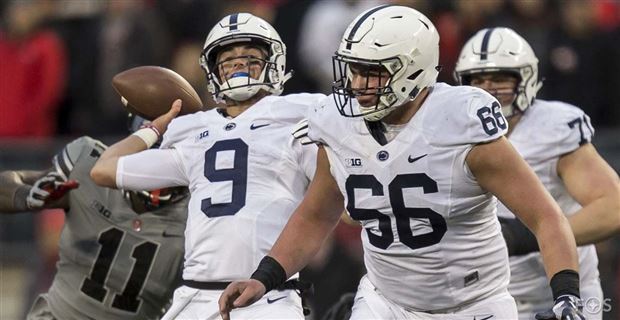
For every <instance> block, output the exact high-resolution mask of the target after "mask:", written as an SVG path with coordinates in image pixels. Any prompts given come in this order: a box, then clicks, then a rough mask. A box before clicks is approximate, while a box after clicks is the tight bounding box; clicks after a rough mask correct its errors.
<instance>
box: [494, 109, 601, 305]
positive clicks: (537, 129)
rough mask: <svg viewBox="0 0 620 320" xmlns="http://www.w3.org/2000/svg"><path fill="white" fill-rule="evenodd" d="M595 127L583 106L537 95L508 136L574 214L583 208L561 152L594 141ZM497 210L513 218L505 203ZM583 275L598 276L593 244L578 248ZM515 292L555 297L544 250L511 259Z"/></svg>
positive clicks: (582, 277)
mask: <svg viewBox="0 0 620 320" xmlns="http://www.w3.org/2000/svg"><path fill="white" fill-rule="evenodd" d="M593 135H594V129H593V128H592V125H591V124H590V118H589V117H588V116H587V115H586V114H585V113H584V112H583V111H582V110H581V109H579V108H577V107H575V106H572V105H569V104H566V103H563V102H556V101H553V102H552V101H544V100H539V99H537V100H535V102H534V104H533V105H532V106H531V107H529V108H528V109H527V111H526V112H525V113H524V114H523V116H522V118H521V120H519V122H518V123H517V125H516V126H515V128H514V129H513V131H512V133H511V134H510V136H509V137H508V139H509V140H510V142H511V143H512V144H513V145H514V147H515V148H516V150H517V151H518V152H519V153H520V154H521V156H523V158H524V159H525V161H527V163H528V164H529V165H530V166H531V167H532V169H534V171H535V172H536V175H538V178H539V179H540V181H541V182H542V183H543V185H544V186H545V188H546V189H547V190H548V191H549V193H550V194H551V196H553V198H554V199H555V201H556V202H557V203H558V204H559V205H560V208H561V209H562V212H564V213H565V214H567V215H571V214H573V213H575V212H576V211H578V210H579V209H581V206H580V205H579V203H577V201H575V200H574V199H573V198H572V197H571V196H570V194H569V193H568V191H567V190H566V188H565V187H564V183H563V182H562V180H561V178H560V177H559V176H558V174H557V163H558V160H559V159H560V157H561V156H562V155H565V154H567V153H570V152H572V151H575V150H577V149H578V148H579V147H580V146H581V145H583V144H586V143H590V142H591V141H592V136H593ZM498 215H499V216H503V217H507V218H514V215H513V214H512V213H511V212H510V211H509V210H508V209H507V208H506V207H505V206H504V205H503V204H501V203H500V204H499V206H498ZM577 251H578V253H579V275H580V280H581V283H582V286H584V285H585V284H587V283H589V282H591V281H598V280H597V279H598V277H599V273H598V258H597V255H596V249H595V248H594V245H587V246H582V247H578V248H577ZM510 269H511V273H512V275H511V280H510V286H509V290H510V292H511V294H512V295H513V296H514V297H515V298H517V299H522V300H533V301H552V295H551V289H550V288H549V281H548V279H547V277H546V274H545V270H544V267H543V264H542V258H541V256H540V254H539V253H531V254H529V255H525V256H519V257H511V258H510Z"/></svg>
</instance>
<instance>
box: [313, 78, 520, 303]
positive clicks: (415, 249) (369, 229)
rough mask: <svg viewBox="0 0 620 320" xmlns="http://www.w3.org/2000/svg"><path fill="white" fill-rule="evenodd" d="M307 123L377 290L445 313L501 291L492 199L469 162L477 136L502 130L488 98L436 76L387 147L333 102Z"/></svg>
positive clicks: (503, 275) (503, 254)
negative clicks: (355, 225) (357, 232)
mask: <svg viewBox="0 0 620 320" xmlns="http://www.w3.org/2000/svg"><path fill="white" fill-rule="evenodd" d="M308 121H309V132H308V136H309V138H310V139H312V140H313V141H317V142H319V143H322V144H324V145H325V150H326V152H327V155H328V158H329V162H330V167H331V174H332V176H333V177H334V178H335V180H336V182H337V183H338V187H339V188H340V190H341V192H342V194H343V195H344V196H345V202H346V208H347V211H348V212H349V214H350V216H351V218H353V219H355V220H358V221H360V222H361V223H362V226H363V230H362V241H363V246H364V261H365V265H366V268H367V270H368V278H369V279H370V281H371V282H372V284H373V285H374V286H375V287H376V288H377V289H378V290H379V291H380V292H381V294H382V295H383V296H385V297H386V298H387V299H388V300H391V301H393V302H395V303H397V304H399V305H401V306H403V307H404V308H408V309H413V310H416V311H437V312H441V311H442V310H444V311H446V310H450V309H451V308H454V307H457V306H461V305H465V304H468V303H471V302H474V301H477V300H479V299H484V298H485V297H488V296H491V295H493V294H496V293H499V292H503V291H506V288H507V285H508V280H509V270H508V255H507V251H506V247H505V243H504V240H503V238H502V235H501V231H500V226H499V223H498V221H497V217H496V215H495V212H496V204H497V200H496V198H495V197H494V196H493V195H492V194H490V193H488V192H486V191H485V190H483V189H482V188H481V187H480V186H479V185H478V183H477V182H476V180H475V178H474V177H473V175H472V173H471V172H470V171H469V169H468V168H467V165H466V162H465V158H466V156H467V154H468V152H469V151H470V150H471V149H472V147H473V146H474V145H475V144H478V143H484V142H488V141H492V140H495V139H498V138H500V137H502V135H503V134H505V132H506V129H507V122H506V120H505V118H504V117H503V115H502V114H501V111H500V106H499V104H498V102H497V101H496V100H495V99H494V98H493V97H492V96H490V95H488V94H487V93H485V92H483V91H482V90H479V89H476V88H472V87H451V86H449V85H446V84H441V83H440V84H436V85H435V86H434V87H433V88H432V89H431V91H430V93H429V95H428V96H427V98H426V101H425V102H424V103H423V105H422V106H421V108H420V109H419V110H418V111H417V113H416V114H415V115H414V116H413V118H411V120H410V121H409V122H408V123H407V124H406V125H404V128H402V131H401V132H400V133H398V135H397V136H396V137H395V138H394V140H392V141H390V142H389V143H387V144H385V145H383V146H382V145H380V144H379V143H377V141H376V140H375V139H374V138H373V137H372V136H371V135H370V133H369V130H368V128H367V126H366V123H365V121H364V120H363V119H362V118H346V117H343V116H341V115H340V114H339V113H338V111H337V108H336V106H335V105H334V104H333V103H329V104H327V105H323V106H320V107H319V108H317V109H316V110H315V111H314V112H311V115H310V116H309V119H308ZM446 312H449V311H446Z"/></svg>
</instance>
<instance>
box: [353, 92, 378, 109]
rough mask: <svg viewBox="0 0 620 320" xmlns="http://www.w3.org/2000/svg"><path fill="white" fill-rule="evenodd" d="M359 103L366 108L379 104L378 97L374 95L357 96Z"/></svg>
mask: <svg viewBox="0 0 620 320" xmlns="http://www.w3.org/2000/svg"><path fill="white" fill-rule="evenodd" d="M356 99H357V103H359V105H360V106H362V107H364V108H371V107H374V106H376V105H377V102H378V100H379V99H378V98H377V97H375V96H374V95H373V96H357V97H356Z"/></svg>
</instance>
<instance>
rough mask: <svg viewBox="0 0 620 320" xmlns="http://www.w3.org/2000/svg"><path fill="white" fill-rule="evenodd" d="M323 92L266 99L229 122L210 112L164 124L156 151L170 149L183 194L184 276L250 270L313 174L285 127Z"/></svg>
mask: <svg viewBox="0 0 620 320" xmlns="http://www.w3.org/2000/svg"><path fill="white" fill-rule="evenodd" d="M324 97H325V96H324V95H320V94H298V95H288V96H282V97H278V96H273V97H272V96H269V97H265V98H263V99H261V100H260V101H259V102H257V103H256V104H255V105H253V106H252V107H251V108H249V109H248V110H246V111H244V112H243V113H242V114H241V115H239V116H237V117H236V118H234V119H232V118H227V117H226V116H224V115H222V114H221V113H220V112H218V111H217V110H215V109H214V110H210V111H206V112H200V113H197V114H193V115H187V116H182V117H179V118H177V119H175V120H174V121H173V122H172V123H171V124H170V126H169V128H168V130H167V131H166V133H165V135H164V140H163V142H162V146H161V149H167V148H171V149H172V150H174V151H175V153H174V154H175V156H176V158H177V163H178V164H179V166H180V170H179V171H180V172H181V176H183V177H184V179H186V182H187V185H188V186H189V189H190V193H191V198H190V201H189V210H188V218H187V227H186V230H185V239H186V242H185V265H184V270H183V278H184V279H188V280H196V281H230V280H239V279H247V278H248V277H249V276H250V275H251V274H252V272H253V271H254V269H256V267H257V266H258V263H259V261H260V259H262V258H263V256H265V255H266V254H267V252H268V251H269V250H270V249H271V247H272V246H273V244H274V243H275V240H276V239H277V238H278V236H279V234H280V232H281V231H282V229H283V228H284V226H285V224H286V222H287V221H288V219H289V217H290V216H291V214H292V213H293V211H294V210H295V208H296V207H297V205H298V204H299V203H300V202H301V199H303V196H304V193H305V191H306V188H307V186H308V185H309V182H310V180H311V178H312V177H313V175H314V170H315V167H316V150H317V147H316V146H313V145H307V146H302V145H301V144H300V143H299V142H298V141H296V140H295V139H294V138H293V136H292V132H293V129H294V126H295V125H296V124H297V122H299V121H300V120H302V119H303V118H304V117H305V115H306V114H307V112H308V107H309V106H310V105H316V104H317V103H318V101H319V100H320V99H322V98H324ZM183 177H179V178H183Z"/></svg>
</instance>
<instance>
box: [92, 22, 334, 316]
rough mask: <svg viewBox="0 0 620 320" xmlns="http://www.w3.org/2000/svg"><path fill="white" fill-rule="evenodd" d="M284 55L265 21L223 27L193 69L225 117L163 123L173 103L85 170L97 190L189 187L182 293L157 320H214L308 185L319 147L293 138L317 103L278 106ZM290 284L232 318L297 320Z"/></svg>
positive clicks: (285, 99)
mask: <svg viewBox="0 0 620 320" xmlns="http://www.w3.org/2000/svg"><path fill="white" fill-rule="evenodd" d="M285 53H286V47H285V46H284V44H283V43H282V42H281V40H280V37H279V36H278V34H277V32H276V31H275V30H274V29H273V27H272V26H271V25H269V24H268V23H267V22H265V21H264V20H262V19H260V18H257V17H255V16H252V15H250V14H247V13H239V14H233V15H230V16H227V17H225V18H223V19H222V20H221V21H220V22H219V23H218V24H217V25H216V26H215V27H214V28H213V29H212V30H211V32H210V33H209V35H208V36H207V40H206V43H205V50H204V51H203V54H202V57H201V63H202V66H203V68H204V69H205V71H206V72H207V75H208V80H209V87H210V90H211V92H212V93H214V97H215V98H216V99H217V100H219V101H223V102H225V103H226V105H227V107H226V108H220V109H213V110H210V111H205V112H198V113H195V114H191V115H186V116H183V117H179V118H176V119H174V120H173V121H172V122H170V121H171V120H172V118H174V116H176V113H178V110H179V107H180V102H179V101H176V102H175V103H174V104H173V107H172V109H171V111H170V112H169V113H168V114H166V115H164V116H162V117H160V118H158V119H155V120H154V121H153V125H154V126H155V128H156V129H157V130H153V129H152V128H145V129H143V130H146V131H143V132H144V133H145V134H146V136H144V137H142V136H140V133H138V135H137V136H130V137H129V138H127V139H125V140H123V141H121V142H119V143H117V144H115V145H114V146H112V147H111V152H108V153H104V154H103V155H102V158H101V159H102V161H100V162H99V163H98V165H100V166H99V167H95V168H94V169H93V176H94V177H99V179H98V181H100V182H102V183H104V184H105V185H108V186H113V187H119V188H127V189H142V188H146V189H149V188H158V187H161V186H188V187H189V190H190V201H189V210H188V219H187V228H186V230H185V237H186V242H185V252H186V253H185V264H184V269H183V283H182V284H183V286H182V287H180V288H179V289H177V291H175V297H174V301H173V305H172V307H171V309H170V311H169V312H168V313H167V314H166V316H165V317H164V319H176V318H179V319H207V318H211V317H213V316H216V315H217V314H218V306H217V298H218V297H219V295H220V293H221V291H222V290H223V289H224V288H225V287H226V285H227V284H228V283H229V282H230V281H233V280H238V279H244V278H247V277H249V276H250V275H251V274H252V271H253V270H254V269H255V268H256V266H257V265H258V263H259V261H260V259H261V258H262V257H263V256H264V255H265V254H267V252H268V251H269V249H270V248H271V247H272V246H273V244H274V242H275V240H276V239H277V237H278V235H279V234H280V232H281V231H282V229H283V228H284V225H285V224H286V222H287V221H288V218H289V217H290V215H291V214H292V212H293V211H294V209H295V208H296V207H297V205H298V204H299V203H300V202H301V200H302V198H303V195H304V193H305V191H306V189H307V186H308V185H309V183H310V179H311V178H312V176H313V175H314V171H315V167H316V152H317V147H316V146H314V145H307V146H302V145H301V143H299V141H297V140H296V139H294V137H293V135H292V133H293V129H294V128H295V125H296V124H297V123H298V122H300V121H301V120H302V119H303V118H304V117H305V115H306V114H307V113H308V108H309V106H315V105H317V104H318V103H319V101H320V100H322V99H323V98H325V96H324V95H321V94H295V95H288V96H282V97H279V96H278V95H279V94H280V93H281V91H282V84H283V83H284V81H286V79H287V78H288V77H287V75H285V74H284V68H285V64H284V59H285V57H284V55H285ZM269 94H271V95H269ZM168 122H170V124H169V125H168ZM163 130H165V134H164V136H163V142H162V145H161V148H160V149H159V150H148V151H145V152H138V153H135V152H136V151H140V150H143V149H144V146H145V142H146V143H147V144H148V143H149V137H148V135H152V134H154V132H155V131H159V132H163ZM155 137H157V135H155ZM140 138H142V139H140ZM143 140H144V141H143ZM151 141H152V140H151ZM124 148H126V149H124ZM130 149H131V151H130V152H127V151H123V150H130ZM130 153H135V154H132V155H127V154H130ZM122 155H127V156H124V157H120V158H119V156H122ZM291 276H292V277H293V278H297V276H296V275H291ZM297 284H298V282H296V280H294V281H289V282H287V284H285V285H284V286H280V287H279V288H274V289H277V290H278V291H275V290H274V292H272V293H270V295H267V296H266V297H265V299H263V300H262V301H261V302H259V303H258V304H257V305H255V306H252V307H250V308H247V309H245V310H239V311H238V312H237V313H235V314H233V316H234V317H235V318H239V319H247V318H270V319H277V318H280V319H295V318H297V319H302V318H303V317H304V315H303V313H304V312H303V311H302V306H301V300H300V296H299V295H298V294H297V292H296V290H292V289H299V287H297Z"/></svg>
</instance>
